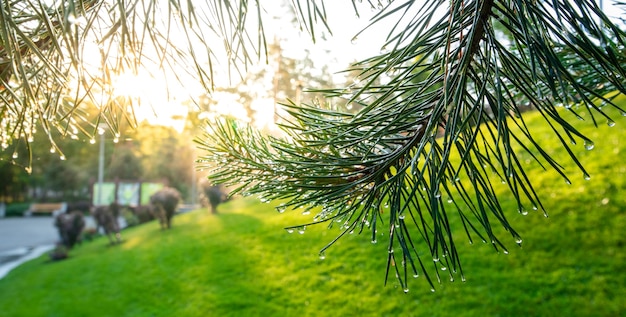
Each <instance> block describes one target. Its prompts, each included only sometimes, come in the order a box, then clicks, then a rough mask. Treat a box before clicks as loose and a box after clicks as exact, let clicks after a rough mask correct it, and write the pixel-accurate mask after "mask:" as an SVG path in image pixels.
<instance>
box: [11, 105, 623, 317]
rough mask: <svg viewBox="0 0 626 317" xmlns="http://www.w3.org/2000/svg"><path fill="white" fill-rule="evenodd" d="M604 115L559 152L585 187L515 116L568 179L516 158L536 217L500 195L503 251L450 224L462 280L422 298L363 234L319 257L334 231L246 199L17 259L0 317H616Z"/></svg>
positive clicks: (542, 132)
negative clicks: (538, 206)
mask: <svg viewBox="0 0 626 317" xmlns="http://www.w3.org/2000/svg"><path fill="white" fill-rule="evenodd" d="M624 104H626V101H625V102H624ZM611 114H612V115H613V119H614V120H615V122H616V125H615V126H614V127H609V126H608V125H607V124H606V123H605V122H604V121H602V122H600V123H599V128H594V127H593V125H592V124H591V122H590V120H588V119H589V118H588V117H586V118H585V119H587V120H585V121H578V122H576V126H577V127H580V129H581V131H583V132H584V133H585V134H586V135H587V136H588V137H590V138H591V139H593V140H594V142H595V148H594V149H593V150H591V151H588V150H585V148H584V146H583V144H582V142H580V143H579V144H577V145H574V146H572V149H573V151H574V152H575V153H576V154H577V155H578V156H579V158H580V160H581V161H582V163H583V164H584V166H585V168H586V169H587V170H588V172H589V174H590V175H591V179H589V180H585V179H584V178H583V175H582V172H580V171H579V170H577V169H576V166H575V165H574V164H573V163H570V162H569V161H568V160H567V159H566V158H565V156H564V154H565V152H564V151H563V150H562V149H560V147H559V146H558V140H557V139H556V137H554V136H553V135H552V134H551V132H550V130H549V129H548V128H547V127H545V126H542V125H538V121H537V120H532V117H537V116H538V114H530V115H529V116H528V118H529V119H528V120H529V122H528V124H529V126H532V127H534V128H532V127H531V131H533V134H534V136H535V137H536V138H537V139H538V140H540V141H541V143H542V144H545V146H546V148H547V149H550V151H553V153H554V154H555V155H557V156H558V157H561V158H562V159H561V160H560V163H562V165H563V166H564V167H565V170H566V173H567V174H568V176H570V178H571V184H570V185H568V184H566V183H565V181H564V180H563V179H562V178H561V177H560V176H559V175H558V174H557V173H556V172H551V171H548V172H546V171H544V170H542V169H540V168H538V167H537V166H536V165H533V164H532V163H528V168H529V169H528V176H529V177H530V179H531V180H532V181H533V184H534V185H535V186H536V188H537V189H538V191H539V193H540V195H541V197H542V199H543V203H544V206H545V208H546V211H547V212H548V214H549V217H548V218H546V217H544V216H543V213H542V212H541V211H531V212H530V213H529V214H528V215H525V216H524V215H521V214H519V213H518V212H517V210H516V207H515V206H516V205H515V202H514V201H513V200H510V201H508V200H506V199H503V204H504V205H505V206H508V208H509V209H510V212H508V213H507V216H508V217H509V220H510V222H511V223H512V224H513V226H514V228H515V229H517V231H518V232H519V233H520V234H521V235H522V237H523V239H524V242H523V244H522V247H521V248H519V247H517V245H516V244H515V241H513V239H512V238H510V239H507V238H506V234H501V235H500V236H501V237H502V238H503V241H505V242H508V245H507V247H508V248H509V251H510V252H509V254H504V253H498V252H495V250H494V249H493V248H492V247H491V245H490V244H489V243H484V244H483V243H480V242H478V243H474V244H472V245H470V244H469V243H468V240H467V237H466V236H465V233H464V231H463V229H462V228H461V227H458V228H456V229H458V230H456V243H457V245H458V248H459V253H460V256H461V261H462V264H463V270H464V274H465V277H466V281H465V282H462V281H461V279H460V278H456V279H455V281H454V282H451V281H449V279H448V277H447V275H444V274H442V275H441V276H442V282H441V284H436V291H435V292H431V288H430V286H429V285H428V283H427V282H426V281H425V279H424V278H423V277H419V278H416V279H415V280H414V281H411V284H410V291H409V292H408V293H406V294H405V293H404V292H403V290H402V288H401V287H400V285H399V284H398V283H397V282H396V281H395V280H394V279H391V280H390V281H389V282H388V283H387V285H386V286H385V285H384V274H385V267H386V257H387V249H386V247H387V246H386V244H385V243H384V236H381V239H380V241H381V242H379V243H377V244H372V243H371V242H370V240H371V237H370V235H369V234H363V235H357V234H354V235H348V236H346V237H345V238H344V239H342V240H340V241H339V242H338V243H337V244H336V245H335V246H333V247H332V248H331V249H329V250H328V251H327V252H326V257H325V259H320V258H319V256H318V250H319V249H320V248H322V247H323V246H324V245H325V244H326V243H328V242H329V241H331V240H332V239H333V238H334V237H335V235H336V234H337V233H338V231H336V229H332V230H327V229H326V228H325V227H324V226H314V227H310V228H307V230H306V232H305V233H304V234H299V233H298V232H294V233H291V234H289V233H287V232H286V231H285V230H283V229H282V228H283V227H286V226H290V225H295V224H299V223H305V222H308V220H309V218H310V217H312V215H310V216H307V217H305V216H302V215H300V213H299V212H298V211H288V212H285V213H284V214H279V213H277V212H276V210H275V209H274V207H275V206H276V204H277V203H278V202H276V203H271V204H263V203H260V202H258V201H257V200H254V199H250V198H246V199H236V200H233V201H230V202H229V203H227V204H225V205H222V206H220V212H221V213H220V214H218V215H211V214H210V213H209V212H208V211H207V210H197V211H193V212H190V213H187V214H183V215H179V216H177V217H176V218H175V219H174V227H173V229H172V230H169V231H161V230H159V228H158V224H157V223H149V224H146V225H143V226H139V227H134V228H130V229H127V230H125V231H124V232H123V238H124V239H125V242H124V243H123V244H121V245H118V246H108V241H107V240H106V239H105V238H99V239H96V240H94V241H91V242H87V243H83V244H82V245H80V246H78V247H77V248H75V249H74V250H73V251H72V252H71V256H70V258H69V259H67V260H64V261H60V262H54V263H52V262H49V261H48V259H47V257H45V256H44V257H41V258H38V259H35V260H33V261H30V262H28V263H26V264H24V265H22V266H20V267H18V268H16V269H15V270H14V271H12V272H11V273H9V275H8V276H6V277H5V278H4V279H1V280H0V316H15V317H17V316H401V315H402V316H423V315H427V316H624V315H626V302H625V301H624V298H626V250H625V246H624V244H625V243H626V238H625V237H624V233H625V232H626V198H624V196H623V192H624V191H625V190H626V178H625V176H626V164H624V162H623V161H622V159H621V158H622V156H623V155H624V153H626V129H624V126H625V125H626V118H624V117H623V116H621V115H620V113H618V112H611ZM564 116H565V114H564ZM587 116H588V115H587ZM507 197H508V196H507ZM457 224H458V223H457Z"/></svg>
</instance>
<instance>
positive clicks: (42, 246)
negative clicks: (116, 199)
mask: <svg viewBox="0 0 626 317" xmlns="http://www.w3.org/2000/svg"><path fill="white" fill-rule="evenodd" d="M85 223H86V224H85V225H86V226H91V227H95V225H94V221H93V218H91V217H85ZM120 225H121V224H120ZM59 240H60V239H59V233H58V231H57V228H56V227H55V226H54V218H53V217H52V216H38V217H17V218H0V278H3V277H4V276H5V275H6V274H7V273H9V271H11V270H12V269H14V268H15V267H17V266H18V265H20V264H22V263H24V262H26V261H28V260H31V259H34V258H36V257H38V256H40V255H42V254H43V253H45V252H48V251H49V250H51V249H52V248H54V246H55V244H56V243H57V242H58V241H59Z"/></svg>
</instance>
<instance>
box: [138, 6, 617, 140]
mask: <svg viewBox="0 0 626 317" xmlns="http://www.w3.org/2000/svg"><path fill="white" fill-rule="evenodd" d="M281 2H282V1H266V2H264V3H263V5H264V6H265V9H266V17H265V20H264V25H265V27H266V37H267V39H268V41H272V40H273V39H274V37H277V38H279V39H283V41H282V44H281V45H282V48H283V49H284V53H285V54H286V55H288V56H289V57H293V58H304V56H305V55H304V51H305V49H308V50H310V52H311V55H310V56H312V57H313V58H314V59H315V61H316V63H320V65H329V66H330V70H331V72H339V71H342V70H344V69H345V68H346V67H347V66H348V65H349V64H350V63H351V62H354V61H356V60H362V59H364V58H367V57H371V56H373V55H375V54H378V53H380V51H381V49H382V47H383V45H384V41H385V38H386V36H387V32H388V31H389V27H390V25H389V24H388V23H380V25H379V26H378V28H376V29H371V30H367V31H366V32H365V33H363V34H361V35H359V36H358V37H357V38H355V35H357V34H358V33H359V32H360V31H361V30H362V29H363V28H365V27H366V26H367V25H368V24H369V20H370V19H371V18H372V17H373V16H374V14H375V13H376V12H377V10H376V9H370V8H369V4H367V1H363V5H361V6H360V7H359V16H360V17H358V18H357V16H356V13H355V11H354V8H353V6H352V2H351V1H349V0H344V1H336V0H335V1H325V5H326V13H327V15H328V22H329V25H330V29H331V31H332V36H331V35H330V34H328V32H327V31H326V29H325V27H324V26H323V24H321V23H319V24H316V25H315V28H316V29H315V34H316V36H315V37H316V40H317V43H316V44H314V43H313V42H312V40H311V38H310V36H309V35H308V34H307V33H306V32H303V31H301V30H299V28H298V27H296V26H295V25H294V24H293V23H292V22H291V14H289V13H288V11H287V10H288V8H287V7H285V5H284V4H281ZM372 2H374V3H376V2H375V1H372ZM603 6H604V8H605V12H606V13H607V14H608V15H609V16H612V17H616V18H617V17H619V16H620V13H622V12H623V11H618V10H617V9H616V8H615V6H614V1H612V0H604V3H603ZM269 13H271V15H270V14H269ZM272 15H273V16H274V18H272ZM286 39H289V41H286ZM214 66H216V68H217V69H218V76H220V71H219V69H221V73H222V74H226V73H227V71H226V70H225V69H226V67H227V65H226V64H225V63H222V64H221V65H214ZM220 78H221V79H220ZM220 78H217V82H216V83H217V84H218V85H228V83H229V80H228V79H226V76H225V75H221V77H220ZM135 82H139V83H142V85H143V87H136V88H132V87H130V86H129V87H127V88H126V89H130V90H133V91H134V93H135V94H138V93H141V94H145V96H144V97H142V98H143V99H144V100H145V101H150V100H152V101H154V102H149V103H146V104H148V105H152V106H144V107H143V110H145V111H141V116H142V117H144V118H147V119H150V121H158V122H159V123H161V124H167V125H176V124H178V125H180V124H182V123H181V122H176V120H172V119H171V117H172V116H180V115H181V114H184V111H185V108H184V107H182V106H178V105H177V104H180V102H181V100H178V101H176V100H173V101H170V102H167V103H164V102H163V100H164V99H166V97H165V96H164V95H163V92H164V91H165V90H164V89H163V88H162V87H160V85H159V84H158V83H151V81H150V80H144V79H142V80H138V81H135ZM235 82H236V81H235ZM155 87H157V88H156V89H155ZM181 89H185V87H181ZM214 97H215V98H216V100H217V98H221V100H220V105H219V106H218V107H221V108H222V109H224V111H225V112H228V113H230V114H232V115H237V114H241V113H244V111H243V108H242V107H241V106H240V105H237V101H236V100H233V99H232V98H228V97H226V96H218V95H216V96H214ZM154 105H158V107H159V109H154V110H156V112H158V114H159V115H158V118H155V117H154V112H155V111H153V109H152V107H156V106H154ZM273 106H274V103H273V100H271V99H268V100H257V102H256V105H255V107H258V108H259V109H266V110H265V112H266V113H273ZM140 110H141V109H140ZM272 118H273V115H271V116H270V115H268V116H266V118H265V119H267V120H272ZM257 119H259V118H257ZM266 124H269V122H268V123H266ZM181 128H182V126H181Z"/></svg>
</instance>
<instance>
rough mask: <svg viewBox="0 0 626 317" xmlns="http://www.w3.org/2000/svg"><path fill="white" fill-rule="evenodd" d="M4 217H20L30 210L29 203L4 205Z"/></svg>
mask: <svg viewBox="0 0 626 317" xmlns="http://www.w3.org/2000/svg"><path fill="white" fill-rule="evenodd" d="M6 208H7V209H6V213H5V216H6V217H22V216H24V213H25V212H26V210H28V209H29V208H30V203H11V204H7V205H6Z"/></svg>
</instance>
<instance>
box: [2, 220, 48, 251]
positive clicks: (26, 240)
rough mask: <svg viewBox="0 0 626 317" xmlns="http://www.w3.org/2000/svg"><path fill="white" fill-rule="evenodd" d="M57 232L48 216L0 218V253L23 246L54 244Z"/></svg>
mask: <svg viewBox="0 0 626 317" xmlns="http://www.w3.org/2000/svg"><path fill="white" fill-rule="evenodd" d="M58 240H59V233H58V232H57V230H56V227H55V226H54V219H53V218H52V217H51V216H50V217H47V216H38V217H19V218H0V253H3V252H6V251H10V250H13V249H17V248H23V247H26V248H28V247H36V246H40V245H48V244H52V245H54V244H55V243H56V242H57V241H58Z"/></svg>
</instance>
